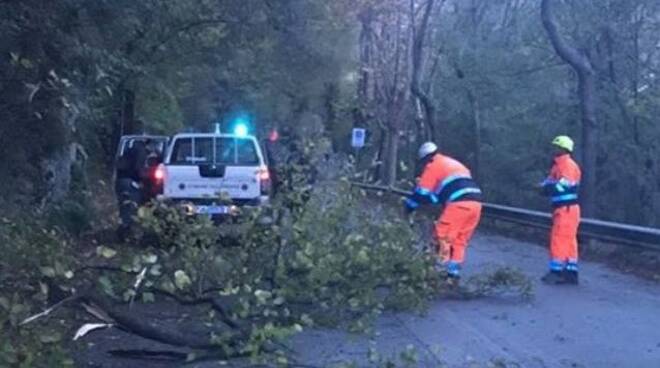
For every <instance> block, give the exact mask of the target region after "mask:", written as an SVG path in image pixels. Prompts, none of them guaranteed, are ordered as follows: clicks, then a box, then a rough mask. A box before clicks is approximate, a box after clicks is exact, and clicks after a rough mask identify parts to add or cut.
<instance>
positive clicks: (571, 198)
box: [543, 153, 582, 208]
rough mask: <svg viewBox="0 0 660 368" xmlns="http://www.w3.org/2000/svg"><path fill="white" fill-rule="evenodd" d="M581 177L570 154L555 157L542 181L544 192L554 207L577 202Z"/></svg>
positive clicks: (578, 168)
mask: <svg viewBox="0 0 660 368" xmlns="http://www.w3.org/2000/svg"><path fill="white" fill-rule="evenodd" d="M581 179H582V172H581V171H580V167H579V166H578V164H577V163H576V162H575V161H574V160H573V158H571V155H569V154H568V153H566V154H563V155H559V156H557V157H555V160H554V164H553V165H552V169H550V175H549V176H548V178H547V179H545V181H544V182H543V188H544V192H545V194H546V195H548V196H549V197H550V198H551V201H552V205H553V206H554V207H555V208H556V207H563V206H570V205H573V204H577V203H578V192H579V189H580V180H581Z"/></svg>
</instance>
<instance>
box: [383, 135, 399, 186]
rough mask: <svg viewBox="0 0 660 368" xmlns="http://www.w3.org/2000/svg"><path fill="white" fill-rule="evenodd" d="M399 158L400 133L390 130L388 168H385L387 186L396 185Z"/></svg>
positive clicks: (388, 137)
mask: <svg viewBox="0 0 660 368" xmlns="http://www.w3.org/2000/svg"><path fill="white" fill-rule="evenodd" d="M398 158H399V132H398V130H396V129H389V130H388V132H387V160H386V162H387V166H386V167H385V170H386V171H385V185H394V184H396V172H397V170H396V169H397V164H398Z"/></svg>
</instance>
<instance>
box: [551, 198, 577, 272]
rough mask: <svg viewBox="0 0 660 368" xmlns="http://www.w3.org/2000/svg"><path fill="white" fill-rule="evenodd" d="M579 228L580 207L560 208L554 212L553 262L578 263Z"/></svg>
mask: <svg viewBox="0 0 660 368" xmlns="http://www.w3.org/2000/svg"><path fill="white" fill-rule="evenodd" d="M579 226H580V206H579V205H577V204H575V205H572V206H564V207H559V208H556V209H555V210H554V211H553V213H552V229H551V230H550V258H552V260H553V261H555V262H560V263H566V262H572V263H577V261H578V241H577V232H578V227H579Z"/></svg>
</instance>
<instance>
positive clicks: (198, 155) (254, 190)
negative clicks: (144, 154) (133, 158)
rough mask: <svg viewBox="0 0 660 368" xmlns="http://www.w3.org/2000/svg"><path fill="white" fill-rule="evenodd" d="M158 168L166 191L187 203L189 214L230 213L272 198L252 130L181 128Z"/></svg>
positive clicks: (172, 197)
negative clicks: (193, 130) (184, 130)
mask: <svg viewBox="0 0 660 368" xmlns="http://www.w3.org/2000/svg"><path fill="white" fill-rule="evenodd" d="M159 170H161V172H160V173H159V174H158V175H159V176H160V177H162V178H163V192H162V197H163V198H164V199H165V200H172V201H176V202H181V203H184V204H185V206H186V210H187V211H189V212H190V213H191V214H204V215H227V214H232V213H233V212H234V210H235V209H236V208H237V207H239V206H260V205H263V204H265V203H267V202H268V201H269V197H270V192H271V181H270V174H269V171H268V167H267V164H266V161H265V158H264V155H263V153H262V151H261V148H260V146H259V143H258V141H257V139H256V138H255V137H254V136H250V135H242V134H241V135H237V134H222V133H184V134H177V135H175V136H174V137H173V138H172V139H171V142H170V145H169V147H168V149H167V152H166V154H165V158H164V162H163V164H162V165H161V166H160V167H159ZM221 198H224V199H225V200H221ZM228 201H229V202H228Z"/></svg>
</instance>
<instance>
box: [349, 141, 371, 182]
mask: <svg viewBox="0 0 660 368" xmlns="http://www.w3.org/2000/svg"><path fill="white" fill-rule="evenodd" d="M366 137H367V130H366V129H364V128H353V133H352V134H351V147H353V148H354V149H355V166H356V168H358V167H359V164H360V149H361V148H363V147H364V143H365V141H366ZM366 180H367V174H366V172H365V175H364V181H365V182H366Z"/></svg>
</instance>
